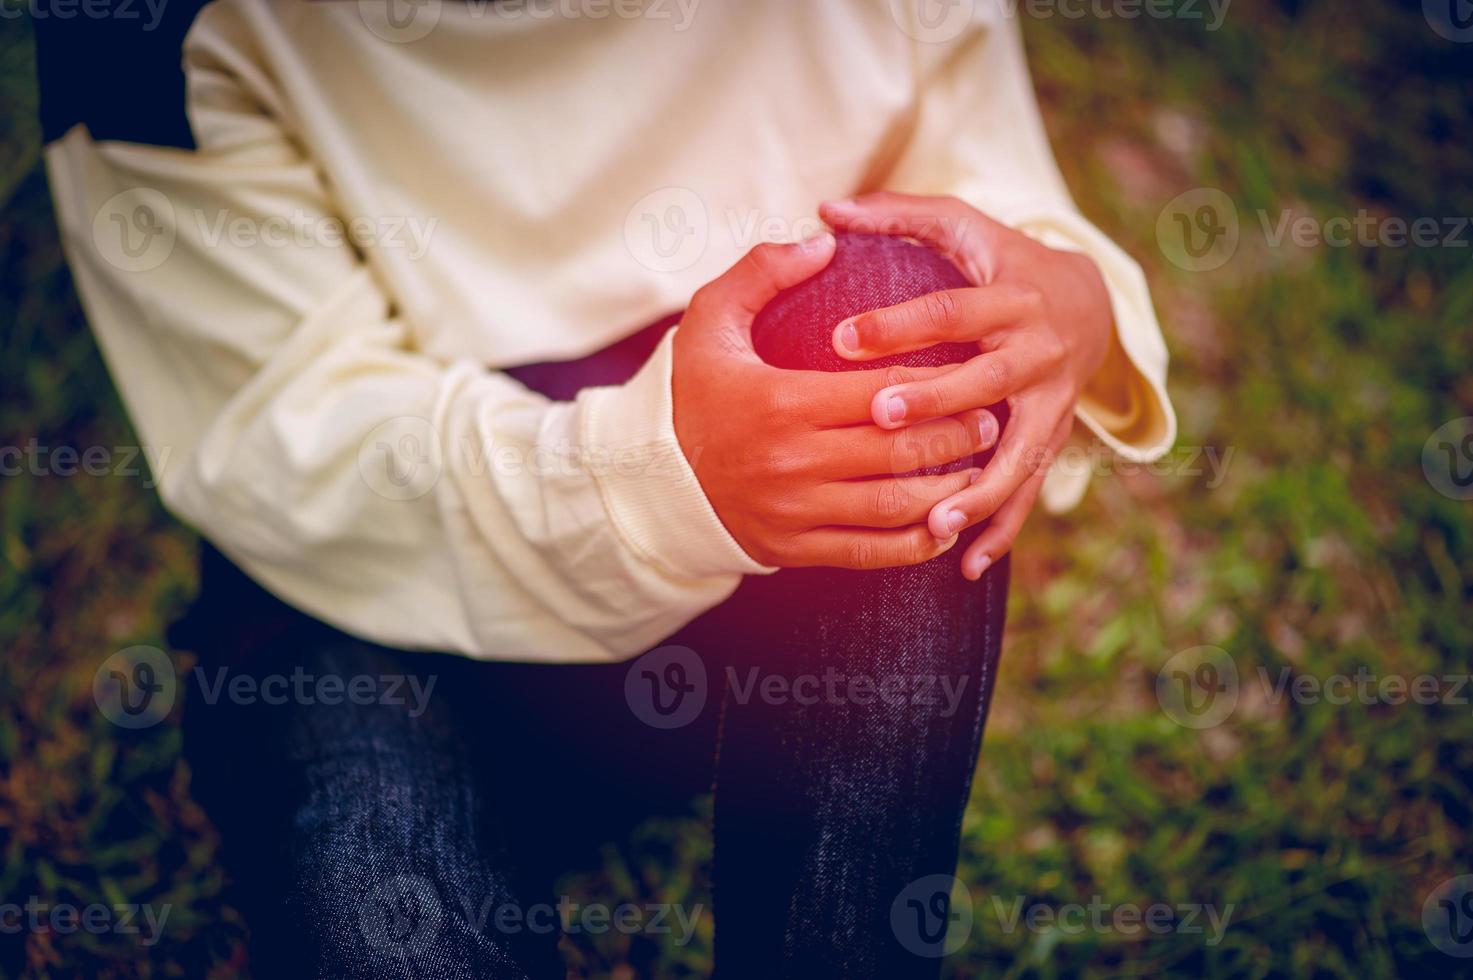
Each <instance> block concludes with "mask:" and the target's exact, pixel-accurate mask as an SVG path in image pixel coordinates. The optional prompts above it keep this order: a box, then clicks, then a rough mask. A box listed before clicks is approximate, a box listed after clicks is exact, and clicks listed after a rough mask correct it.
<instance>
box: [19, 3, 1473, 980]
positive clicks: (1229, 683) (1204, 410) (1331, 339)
mask: <svg viewBox="0 0 1473 980" xmlns="http://www.w3.org/2000/svg"><path fill="white" fill-rule="evenodd" d="M711 2H716V0H711ZM26 9H28V8H24V7H22V6H21V5H17V4H16V3H14V2H11V0H5V2H4V3H3V4H0V12H3V14H4V17H3V18H0V129H3V140H0V205H3V208H4V217H3V220H0V264H3V283H4V285H3V289H0V324H3V326H4V333H3V341H0V343H3V353H0V447H9V448H18V449H20V450H23V451H24V450H26V447H30V446H39V447H46V448H49V449H50V450H53V451H54V450H55V449H57V448H59V447H72V448H74V449H75V450H76V451H77V452H78V453H82V452H85V451H86V450H87V449H88V448H89V447H105V448H106V449H107V450H108V452H109V454H110V455H109V456H108V459H109V460H110V464H109V465H108V466H107V467H106V468H105V469H106V473H105V475H87V474H86V473H83V472H76V473H74V474H72V475H67V474H65V473H63V472H62V470H63V469H64V467H62V466H61V465H59V463H56V462H53V463H52V464H47V465H41V466H39V467H37V466H31V465H30V464H29V463H28V462H27V461H26V459H27V458H28V457H25V456H23V455H17V454H15V453H11V454H9V455H7V456H4V457H3V458H0V462H3V463H4V464H5V469H4V473H3V475H0V650H3V654H0V853H3V858H0V902H9V903H17V904H22V905H23V904H24V903H25V902H26V901H27V900H28V899H30V900H36V901H40V902H41V903H46V904H56V903H70V904H72V905H74V906H76V907H78V908H83V907H85V906H87V905H89V904H92V903H102V904H104V905H107V906H109V907H113V906H116V905H120V904H138V905H139V906H140V907H144V906H147V907H150V908H153V909H156V910H157V909H165V908H167V909H168V916H167V923H166V925H165V927H164V928H162V929H161V930H160V931H159V932H158V934H157V935H152V936H151V935H150V930H149V929H148V927H147V925H146V923H143V922H142V918H141V914H140V924H141V925H142V926H143V928H142V931H141V933H140V934H123V933H121V932H120V931H118V930H112V929H107V930H102V929H99V930H87V929H77V930H75V931H74V932H70V933H66V934H63V933H61V932H59V931H57V930H54V929H48V928H45V927H44V926H43V927H42V928H30V927H23V928H14V927H12V926H13V924H14V923H15V922H16V921H17V920H15V919H14V918H11V919H6V920H4V921H0V974H3V975H4V976H18V975H34V976H88V977H102V976H118V977H133V976H138V977H156V976H157V977H168V976H189V977H196V976H206V975H213V976H222V977H223V976H235V975H239V974H240V973H241V972H242V971H243V969H244V962H245V961H244V953H243V948H244V947H243V937H244V935H245V928H246V926H245V923H243V922H242V920H241V918H240V916H239V915H238V914H237V913H236V912H235V911H234V910H233V909H232V908H231V906H230V904H229V902H228V898H227V896H226V893H225V891H224V882H223V880H222V875H221V873H220V871H219V870H218V869H217V865H216V859H215V854H216V849H217V839H216V836H215V834H214V831H213V830H212V828H211V827H210V825H209V823H208V821H207V820H206V819H205V817H204V816H203V814H202V813H201V811H200V810H199V808H198V807H197V806H196V804H195V803H193V802H192V801H191V796H190V774H189V772H188V770H187V767H185V766H184V765H183V763H182V762H181V761H180V743H179V733H178V728H177V721H176V719H174V718H171V719H169V720H168V721H166V722H165V723H163V724H160V725H157V726H155V727H152V728H149V729H145V730H140V731H128V730H125V729H122V728H119V727H117V726H115V725H114V724H112V723H110V722H109V721H108V719H107V718H106V717H104V716H103V715H102V713H101V712H99V710H98V709H97V705H96V704H95V703H94V701H93V697H92V680H93V676H94V673H95V672H96V671H97V670H98V667H99V665H100V664H101V662H102V661H103V660H104V659H105V658H106V657H108V656H109V655H110V654H112V653H114V652H116V651H118V650H120V649H122V648H124V647H128V646H131V645H135V644H148V645H155V646H163V645H164V639H163V635H164V629H165V626H166V624H167V623H168V621H169V620H170V618H171V617H173V616H175V615H176V614H177V613H179V612H180V610H181V609H182V607H183V605H184V603H185V602H186V601H187V600H188V598H189V596H190V595H191V594H192V591H193V589H194V584H195V583H194V576H195V570H194V555H195V539H194V536H193V535H192V534H191V532H190V531H188V530H187V529H185V528H183V527H181V526H180V525H179V524H177V523H176V522H174V521H173V520H171V519H170V518H169V517H168V516H167V515H166V514H165V513H164V512H163V510H162V509H161V507H160V505H159V502H158V500H157V498H156V496H155V494H154V492H153V490H152V484H151V480H150V479H149V477H148V473H147V469H146V467H145V466H144V463H143V460H142V459H141V458H137V459H133V460H125V459H124V456H125V455H126V453H125V452H124V449H125V447H129V446H133V445H136V444H137V439H136V436H135V435H134V434H133V432H132V430H131V429H130V427H129V424H128V422H127V420H126V419H125V417H124V415H123V412H122V411H121V408H120V405H119V402H118V399H117V396H116V394H115V392H114V390H113V386H112V384H111V382H110V381H109V379H108V376H107V374H106V371H105V369H104V367H103V364H102V362H101V360H100V358H99V355H98V352H97V349H96V346H95V344H94V342H93V340H92V338H91V336H90V335H89V333H88V331H87V328H86V326H85V323H84V321H83V318H82V315H81V312H80V310H79V307H78V305H77V301H76V299H75V297H74V295H73V290H72V286H71V283H70V279H69V277H68V274H67V271H66V269H65V267H64V265H63V262H62V257H61V254H60V250H59V247H58V243H57V237H56V232H55V229H54V227H53V219H52V213H51V205H50V200H49V196H48V190H47V185H46V178H45V175H44V172H43V168H42V164H41V147H40V145H39V134H38V128H37V124H36V95H35V86H34V70H35V66H34V58H33V51H32V44H31V21H30V19H29V16H28V15H27V13H26ZM1149 10H1154V11H1155V12H1156V13H1155V14H1152V13H1148V12H1147V11H1149ZM1020 11H1021V14H1022V16H1023V19H1024V21H1025V28H1024V29H1025V34H1026V37H1027V41H1028V46H1029V53H1030V56H1031V59H1032V69H1033V75H1034V81H1035V84H1036V86H1037V89H1038V91H1039V94H1040V97H1041V100H1042V102H1043V104H1044V108H1045V112H1046V116H1047V120H1048V124H1049V129H1050V133H1051V136H1052V139H1053V144H1054V147H1055V151H1056V153H1057V155H1058V157H1059V159H1060V162H1061V164H1062V166H1063V169H1064V171H1065V175H1066V176H1067V178H1068V180H1069V184H1070V186H1071V187H1072V188H1073V190H1074V193H1075V195H1076V197H1077V199H1078V201H1079V203H1080V205H1081V207H1082V208H1083V210H1084V211H1085V213H1086V214H1087V215H1088V216H1089V217H1090V218H1091V219H1093V220H1094V221H1095V222H1096V223H1097V224H1099V225H1100V226H1101V227H1102V228H1103V229H1105V230H1106V231H1107V232H1108V233H1109V234H1110V235H1111V236H1113V237H1114V238H1115V239H1116V240H1117V241H1118V242H1120V243H1121V244H1122V245H1123V246H1124V247H1125V248H1126V249H1127V250H1128V251H1130V252H1131V253H1132V254H1133V255H1134V256H1136V257H1137V258H1138V259H1139V260H1140V261H1141V262H1142V264H1143V265H1144V266H1145V268H1146V271H1147V273H1148V275H1149V277H1150V280H1151V283H1152V286H1153V289H1154V292H1155V298H1156V304H1157V308H1158V312H1159V313H1160V316H1161V320H1162V323H1163V325H1164V327H1165V329H1166V332H1167V337H1168V342H1169V344H1170V346H1171V348H1172V356H1173V363H1172V377H1171V389H1172V394H1173V397H1174V399H1175V402H1176V405H1177V408H1178V410H1179V412H1180V413H1181V423H1182V425H1181V438H1180V445H1179V447H1178V449H1177V450H1176V452H1175V453H1173V454H1172V455H1171V456H1169V457H1168V458H1167V459H1166V460H1164V461H1163V462H1162V463H1160V464H1156V465H1155V466H1154V467H1152V470H1153V471H1152V472H1144V471H1143V472H1130V471H1128V470H1124V469H1121V468H1119V467H1112V464H1111V462H1110V461H1109V460H1108V459H1102V460H1101V461H1100V462H1099V471H1100V475H1098V476H1097V478H1096V480H1095V483H1094V487H1093V490H1092V491H1091V494H1090V496H1089V498H1088V499H1087V501H1086V502H1085V504H1084V505H1083V508H1082V510H1081V511H1079V512H1076V513H1075V514H1074V515H1073V516H1071V517H1069V518H1068V519H1066V520H1060V519H1050V518H1047V517H1045V516H1043V515H1041V514H1039V515H1035V517H1034V519H1033V520H1032V521H1031V523H1030V524H1029V526H1028V529H1027V530H1026V531H1025V533H1024V536H1023V539H1022V540H1021V541H1020V543H1019V545H1018V547H1017V549H1016V556H1015V559H1014V586H1013V591H1012V600H1011V608H1010V611H1009V631H1008V637H1007V643H1006V647H1005V653H1004V658H1003V673H1002V678H1001V681H1000V686H999V688H998V690H997V693H996V696H995V700H994V707H993V715H992V718H991V721H990V723H989V727H988V731H987V735H986V742H985V747H984V752H983V759H982V764H981V767H980V769H979V772H978V776H977V780H976V783H975V788H974V791H973V796H972V801H971V805H970V809H969V811H968V816H967V820H966V825H965V828H964V832H963V846H962V854H961V866H960V870H959V871H958V878H959V879H960V882H961V885H960V886H959V892H961V893H964V894H959V895H958V896H957V897H956V898H955V902H956V904H955V909H957V910H960V912H962V913H965V914H963V915H959V916H958V917H957V921H954V922H953V925H952V928H953V930H954V933H958V932H959V933H961V934H962V938H964V939H965V942H964V943H963V944H962V945H961V947H960V948H959V949H958V950H957V951H956V952H955V953H953V954H952V955H951V956H949V957H948V958H947V959H946V961H945V965H944V973H945V975H947V976H953V977H974V976H1002V977H1056V976H1057V977H1066V976H1137V975H1151V976H1156V975H1179V976H1207V977H1249V976H1252V977H1263V976H1314V977H1386V976H1395V975H1401V976H1425V975H1458V974H1470V975H1473V958H1468V957H1473V878H1463V877H1461V876H1464V875H1473V848H1470V831H1473V685H1470V684H1467V681H1468V677H1469V673H1470V671H1473V656H1470V654H1473V615H1470V610H1473V602H1470V591H1473V504H1470V502H1469V500H1470V498H1473V438H1470V436H1473V418H1470V416H1473V227H1469V223H1468V217H1469V216H1473V10H1470V9H1469V5H1468V4H1467V3H1466V2H1465V0H1426V2H1425V3H1423V4H1420V5H1419V4H1416V3H1410V4H1402V5H1397V4H1392V3H1389V2H1366V3H1361V4H1346V3H1343V2H1334V0H1298V2H1290V0H1281V2H1276V3H1275V2H1268V0H1230V2H1229V0H1217V2H1216V3H1215V4H1209V3H1207V2H1206V0H1169V2H1167V3H1165V4H1164V5H1151V4H1146V5H1141V4H1131V3H1129V2H1115V0H1092V3H1088V4H1086V3H1078V4H1035V5H1033V6H1032V7H1030V5H1029V3H1027V2H1021V5H1020ZM1068 11H1072V12H1073V14H1075V15H1069V14H1068V13H1067V12H1068ZM1131 12H1133V13H1134V15H1133V16H1132V15H1131ZM98 83H99V84H105V79H99V80H98ZM1336 219H1340V220H1339V221H1337V220H1336ZM1418 219H1430V221H1431V222H1432V224H1428V223H1427V222H1426V221H1423V222H1422V223H1421V224H1420V225H1418V224H1417V222H1418ZM1398 221H1400V222H1401V224H1398ZM1418 228H1420V229H1421V233H1417V229H1418ZM1398 229H1400V230H1399V232H1398ZM1434 229H1435V230H1434ZM48 458H50V459H53V460H56V459H57V457H55V456H51V457H48ZM1421 678H1430V679H1431V680H1430V681H1429V680H1419V679H1421ZM176 713H177V709H176ZM628 844H629V846H628V847H626V848H623V849H621V850H617V851H616V850H613V849H610V851H609V853H608V856H607V860H606V862H605V865H604V867H603V868H602V869H600V870H597V871H593V872H589V873H587V874H584V875H579V876H576V877H575V878H573V879H572V880H570V881H568V882H566V883H565V888H564V890H565V891H567V892H568V893H569V894H571V895H585V896H588V897H589V899H590V900H595V899H601V900H604V901H610V902H613V901H617V900H619V898H620V897H633V898H636V900H643V901H682V902H689V903H695V902H705V903H706V904H707V908H709V876H708V870H709V858H710V850H709V845H708V843H707V842H706V837H705V833H704V829H703V827H702V826H701V824H700V823H699V821H694V820H693V821H689V822H664V823H654V824H651V825H649V826H646V827H644V828H642V829H641V830H640V831H639V833H638V834H637V835H636V837H635V838H634V839H633V840H631V841H630V842H628ZM1132 908H1133V909H1135V910H1136V912H1135V913H1131V912H1130V911H1129V910H1130V909H1132ZM1153 908H1164V909H1167V910H1168V911H1166V912H1161V913H1158V914H1157V918H1156V919H1155V920H1154V921H1156V922H1157V923H1158V924H1160V925H1161V928H1153V927H1148V923H1150V922H1152V921H1153V920H1152V919H1151V918H1150V916H1151V915H1152V914H1153V913H1152V909H1153ZM150 939H151V940H152V941H151V942H150V941H147V940H150ZM710 940H711V923H710V920H709V916H707V917H706V918H705V919H704V920H703V921H702V922H701V928H700V930H699V931H698V932H697V934H696V937H695V940H694V941H693V942H691V943H690V944H688V945H685V946H675V945H672V944H668V943H666V944H661V943H659V942H656V941H654V940H653V939H651V938H648V937H642V936H634V937H629V936H623V935H618V934H609V935H603V936H593V937H590V936H586V935H582V936H576V937H571V938H570V939H569V940H568V941H567V947H568V951H569V961H570V963H571V964H572V965H573V970H574V973H575V975H586V976H628V977H632V976H644V975H650V976H699V975H703V974H704V973H706V972H707V971H708V969H709V951H710Z"/></svg>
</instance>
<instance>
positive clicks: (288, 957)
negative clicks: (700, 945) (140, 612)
mask: <svg viewBox="0 0 1473 980" xmlns="http://www.w3.org/2000/svg"><path fill="white" fill-rule="evenodd" d="M214 571H215V579H216V580H215V581H212V580H211V578H212V576H211V571H210V570H209V569H208V568H207V571H206V575H205V589H204V592H205V594H206V595H207V596H213V597H216V598H217V599H218V598H220V597H221V596H222V589H221V583H220V582H219V581H218V578H219V576H221V575H227V576H228V575H230V574H231V573H234V574H235V575H239V573H238V572H234V570H233V569H229V568H228V567H225V568H221V567H218V566H217V568H216V569H215V570H214ZM238 585H239V587H238V588H225V589H224V590H223V594H224V595H228V596H230V597H231V598H234V599H237V600H241V599H244V600H245V601H259V602H263V603H270V602H271V601H272V600H270V599H269V597H265V596H264V594H263V593H260V592H259V590H256V589H255V588H254V586H251V585H249V583H238ZM242 612H243V610H240V609H235V610H233V613H234V614H235V615H234V616H233V617H232V618H231V619H230V620H228V621H229V622H235V623H244V624H249V623H250V622H251V621H252V620H251V618H250V617H249V616H245V615H241V613H242ZM256 621H257V622H268V621H269V622H273V623H276V624H278V628H277V629H276V630H275V631H274V632H273V634H272V635H270V636H258V637H248V638H246V643H245V644H239V643H232V642H230V641H227V640H222V641H221V642H220V643H219V644H218V645H212V646H210V647H208V648H204V647H202V649H204V650H205V652H204V653H203V654H202V656H201V671H202V673H196V674H194V675H192V678H191V680H192V681H195V682H193V683H191V684H190V689H189V691H188V700H187V703H186V709H185V745H186V750H187V752H188V754H189V758H190V761H191V767H192V769H193V773H194V789H195V794H196V796H197V797H198V798H200V799H201V801H202V802H204V803H205V805H206V806H207V808H208V809H209V810H210V813H211V816H212V817H213V818H214V819H215V821H216V823H217V825H218V826H219V828H220V830H221V831H222V835H223V839H224V845H225V848H226V850H225V855H226V858H227V865H228V866H229V867H230V869H231V871H232V876H233V878H234V880H235V886H236V890H237V892H238V895H237V897H238V899H239V900H240V903H241V905H242V906H243V909H244V911H245V912H246V914H247V917H248V921H249V923H250V926H251V932H252V943H251V947H252V966H253V972H254V973H255V975H257V976H282V977H292V976H333V977H362V978H369V977H374V978H378V977H384V978H387V977H395V978H405V977H466V978H470V977H518V978H521V977H561V976H562V975H563V968H562V966H561V963H560V960H559V958H558V956H557V952H556V943H557V937H558V931H557V928H556V923H555V921H554V922H551V923H541V924H540V925H542V926H543V927H542V928H537V929H534V928H531V927H530V926H529V927H522V928H518V929H516V930H506V929H502V928H499V926H498V922H497V920H496V918H495V915H494V912H495V910H496V909H498V908H503V907H513V908H528V907H529V906H528V905H527V904H526V903H527V901H528V900H533V901H541V896H540V895H536V894H535V891H536V888H535V886H533V885H530V884H529V883H528V881H527V880H526V878H527V876H526V875H525V874H524V873H523V872H522V871H520V870H519V867H518V866H517V865H516V864H514V863H513V861H512V860H510V858H509V857H508V854H509V848H508V847H507V841H506V835H505V833H504V832H503V830H502V826H503V814H502V813H501V812H499V810H500V807H501V804H502V803H503V800H502V799H500V798H498V796H497V795H496V792H495V789H494V787H488V785H487V784H486V783H484V782H481V781H479V780H477V779H476V778H475V776H474V772H475V770H474V768H473V766H472V759H471V757H470V756H471V751H470V749H469V746H468V743H467V742H466V740H465V739H464V737H463V733H464V732H465V731H466V730H467V729H468V728H469V727H470V726H471V725H473V724H474V722H475V717H474V715H469V714H467V713H466V712H465V711H464V710H463V709H462V707H461V706H460V705H459V704H457V702H456V698H455V691H456V689H457V688H462V687H463V686H464V685H463V677H462V675H463V674H465V673H466V672H467V671H468V670H471V669H473V668H475V667H477V666H479V665H477V664H474V663H470V662H467V661H462V660H460V658H454V657H445V656H436V655H429V654H419V653H413V654H401V653H397V652H394V651H389V650H385V649H382V648H379V647H375V646H371V645H369V644H365V643H361V642H358V641H355V640H352V639H350V638H348V637H345V636H342V635H341V634H337V633H335V632H333V631H331V630H329V629H327V628H326V627H321V626H318V625H316V624H312V623H310V622H309V621H306V620H305V618H304V617H295V616H293V615H291V614H283V613H282V611H281V610H274V611H265V610H263V614H262V615H261V616H260V617H259V618H258V619H257V620H256ZM256 643H261V644H263V645H259V646H258V645H256ZM298 676H300V677H302V678H303V681H302V682H301V683H298V682H297V681H296V677H298ZM241 677H249V678H251V679H253V680H254V682H255V683H256V684H257V685H259V688H258V692H257V696H254V697H245V698H243V697H240V696H235V697H232V696H231V694H230V693H229V691H230V688H229V687H228V686H217V685H218V684H219V682H220V681H221V680H224V681H225V684H226V685H228V684H229V683H230V681H231V680H237V679H239V678H241ZM196 678H197V680H195V679H196ZM268 678H282V679H283V680H277V681H268V680H267V679H268ZM356 678H368V679H370V680H369V681H368V682H367V683H371V684H372V685H373V686H372V694H371V696H368V695H366V694H365V695H364V696H361V697H354V698H349V697H346V696H344V695H343V694H342V693H339V694H338V695H337V696H333V695H331V694H330V693H325V692H326V691H327V689H326V688H323V687H320V686H318V684H319V682H320V681H322V680H323V679H334V680H335V681H339V682H341V683H342V685H343V688H340V689H339V690H340V692H341V691H342V690H343V689H347V690H351V688H350V687H348V685H349V684H351V683H353V682H354V679H356ZM359 683H364V682H361V681H360V682H359ZM391 685H392V687H391ZM431 685H433V686H431ZM211 701H213V703H211ZM273 701H274V702H279V703H271V702H273ZM355 701H356V702H358V703H355ZM246 702H249V703H246Z"/></svg>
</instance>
